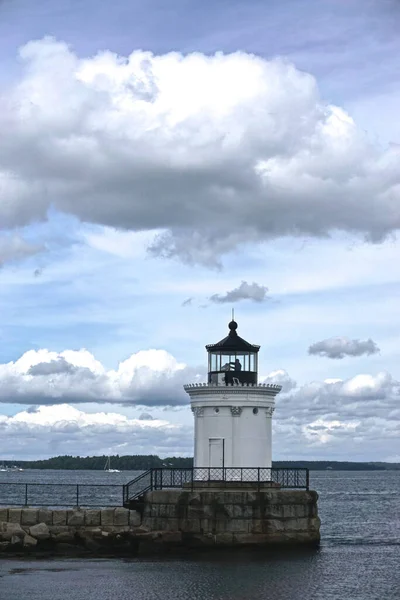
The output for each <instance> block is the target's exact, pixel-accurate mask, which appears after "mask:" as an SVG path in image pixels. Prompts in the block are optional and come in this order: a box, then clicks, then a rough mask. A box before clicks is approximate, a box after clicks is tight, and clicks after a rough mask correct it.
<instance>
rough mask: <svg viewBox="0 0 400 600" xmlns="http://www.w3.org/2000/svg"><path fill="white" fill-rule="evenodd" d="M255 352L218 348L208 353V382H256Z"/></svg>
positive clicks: (222, 383) (220, 383)
mask: <svg viewBox="0 0 400 600" xmlns="http://www.w3.org/2000/svg"><path fill="white" fill-rule="evenodd" d="M257 367H258V364H257V353H256V352H244V351H237V352H232V351H229V350H218V351H214V352H212V351H211V352H209V354H208V382H209V383H213V384H217V385H229V384H231V383H245V384H246V383H251V384H256V383H257Z"/></svg>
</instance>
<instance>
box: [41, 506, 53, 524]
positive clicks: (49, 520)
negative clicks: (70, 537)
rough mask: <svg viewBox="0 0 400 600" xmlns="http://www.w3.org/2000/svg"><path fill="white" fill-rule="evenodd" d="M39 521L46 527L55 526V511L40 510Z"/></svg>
mask: <svg viewBox="0 0 400 600" xmlns="http://www.w3.org/2000/svg"><path fill="white" fill-rule="evenodd" d="M38 521H39V523H45V525H53V511H52V510H49V509H48V508H39V517H38Z"/></svg>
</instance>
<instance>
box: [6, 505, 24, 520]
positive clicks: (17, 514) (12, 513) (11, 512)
mask: <svg viewBox="0 0 400 600" xmlns="http://www.w3.org/2000/svg"><path fill="white" fill-rule="evenodd" d="M21 512H22V510H21V509H20V508H9V509H8V522H9V523H21Z"/></svg>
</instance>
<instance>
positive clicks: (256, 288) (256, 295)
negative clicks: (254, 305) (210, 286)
mask: <svg viewBox="0 0 400 600" xmlns="http://www.w3.org/2000/svg"><path fill="white" fill-rule="evenodd" d="M267 292H268V288H267V287H265V285H260V284H258V283H256V282H253V283H247V281H242V283H241V284H240V285H239V286H238V287H237V288H234V289H233V290H230V291H228V292H226V293H225V294H223V295H222V294H213V295H212V296H210V298H209V300H210V301H211V302H214V303H215V304H226V303H228V304H229V303H234V302H240V300H252V301H253V302H264V300H266V298H267Z"/></svg>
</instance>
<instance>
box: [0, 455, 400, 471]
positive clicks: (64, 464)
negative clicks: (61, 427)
mask: <svg viewBox="0 0 400 600" xmlns="http://www.w3.org/2000/svg"><path fill="white" fill-rule="evenodd" d="M108 458H110V461H111V466H112V468H113V469H118V470H119V471H145V470H147V469H150V468H154V467H164V468H191V467H192V466H193V458H191V457H190V458H187V457H176V456H173V457H168V458H160V457H159V456H155V455H127V456H119V455H115V456H110V457H107V456H86V457H82V456H56V457H52V458H48V459H45V460H20V461H18V460H4V461H2V460H1V459H0V466H3V465H4V466H5V467H14V466H15V467H20V468H22V469H40V470H43V469H55V470H70V471H79V470H85V471H86V470H89V471H102V470H104V467H105V465H106V462H107V461H108ZM272 466H273V467H274V468H285V467H290V468H308V469H310V471H327V470H328V471H330V470H332V471H398V470H400V463H388V462H353V461H327V460H324V461H318V460H317V461H307V460H292V461H273V464H272Z"/></svg>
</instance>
